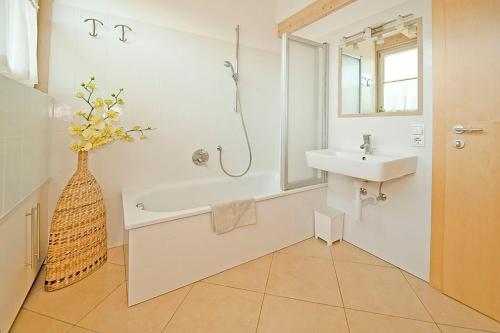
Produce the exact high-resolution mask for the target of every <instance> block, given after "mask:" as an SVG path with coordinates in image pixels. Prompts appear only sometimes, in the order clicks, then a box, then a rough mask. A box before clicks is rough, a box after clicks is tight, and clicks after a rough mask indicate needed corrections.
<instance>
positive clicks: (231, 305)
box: [164, 282, 264, 333]
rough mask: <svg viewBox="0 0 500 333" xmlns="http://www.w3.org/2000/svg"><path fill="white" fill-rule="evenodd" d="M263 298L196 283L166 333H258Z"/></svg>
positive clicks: (251, 293) (247, 292) (244, 291)
mask: <svg viewBox="0 0 500 333" xmlns="http://www.w3.org/2000/svg"><path fill="white" fill-rule="evenodd" d="M263 297H264V295H263V294H259V293H255V292H252V291H246V290H241V289H234V288H230V287H224V286H218V285H214V284H209V283H203V282H201V283H197V284H195V285H194V287H193V289H192V290H191V291H190V292H189V294H188V296H187V297H186V299H185V301H184V302H183V303H182V305H181V306H180V307H179V309H178V310H177V312H176V313H175V314H174V317H173V318H172V320H171V321H170V322H169V323H168V325H167V327H166V328H165V330H164V332H168V333H170V332H181V333H190V332H199V333H212V332H213V333H225V332H228V333H236V332H237V333H240V332H241V333H245V332H255V329H256V327H257V321H258V318H259V312H260V306H261V304H262V298H263Z"/></svg>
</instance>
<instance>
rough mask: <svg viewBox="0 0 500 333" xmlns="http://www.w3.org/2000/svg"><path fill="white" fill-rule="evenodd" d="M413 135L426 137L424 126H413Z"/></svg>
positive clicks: (411, 131) (411, 132)
mask: <svg viewBox="0 0 500 333" xmlns="http://www.w3.org/2000/svg"><path fill="white" fill-rule="evenodd" d="M410 134H411V135H424V125H411V126H410Z"/></svg>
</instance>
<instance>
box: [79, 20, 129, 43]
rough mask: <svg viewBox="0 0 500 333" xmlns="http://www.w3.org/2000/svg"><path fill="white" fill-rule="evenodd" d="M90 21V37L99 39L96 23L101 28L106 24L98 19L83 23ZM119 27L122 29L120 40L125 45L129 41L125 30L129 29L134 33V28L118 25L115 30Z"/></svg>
mask: <svg viewBox="0 0 500 333" xmlns="http://www.w3.org/2000/svg"><path fill="white" fill-rule="evenodd" d="M88 21H92V31H91V32H89V35H90V36H92V37H94V38H95V37H97V31H96V23H98V24H100V25H101V26H104V23H102V22H101V21H100V20H98V19H96V18H88V19H86V20H84V21H83V22H88ZM118 27H121V28H122V35H121V37H118V39H119V40H120V41H121V42H124V43H125V42H126V41H127V38H125V29H128V30H129V31H132V28H131V27H129V26H128V25H126V24H117V25H115V29H116V28H118Z"/></svg>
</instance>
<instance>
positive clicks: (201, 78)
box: [49, 2, 280, 246]
mask: <svg viewBox="0 0 500 333" xmlns="http://www.w3.org/2000/svg"><path fill="white" fill-rule="evenodd" d="M234 6H239V5H238V4H235V5H234ZM193 13H194V12H193ZM113 14H114V13H113ZM200 15H201V14H200ZM206 15H213V13H210V14H209V13H207V14H206ZM238 15H240V16H244V12H241V13H240V14H238ZM88 17H96V18H98V19H100V20H102V22H103V23H104V26H103V27H100V29H99V36H98V37H97V38H93V37H91V36H89V28H90V25H89V24H85V23H83V21H84V20H85V19H86V18H88ZM221 19H226V20H228V19H231V20H232V18H231V17H221ZM236 19H238V20H239V18H236ZM236 19H235V21H236ZM261 21H262V18H259V19H256V20H255V22H254V23H247V24H242V25H241V50H240V51H241V54H240V78H241V81H240V83H241V101H242V107H243V111H244V115H245V120H246V124H247V128H248V134H249V137H250V141H251V144H252V148H253V153H254V155H253V157H254V160H253V165H252V169H251V170H250V172H257V171H271V170H273V171H275V172H276V173H277V172H278V168H279V145H280V139H279V138H280V132H279V128H280V110H279V105H280V104H279V96H280V54H279V52H277V51H276V50H268V49H257V48H255V47H250V46H248V44H247V42H248V40H249V34H251V33H252V29H254V30H255V26H256V25H258V24H259V22H261ZM236 22H237V21H236ZM52 24H53V25H52V46H51V63H50V82H49V93H50V95H51V96H53V97H54V98H55V100H56V103H55V108H54V114H55V117H54V121H53V123H52V124H53V132H52V138H53V145H52V149H53V152H54V153H53V167H52V169H51V170H52V174H53V181H52V182H51V191H50V195H51V200H50V202H51V204H50V208H49V211H51V210H52V208H53V207H54V205H55V202H56V200H57V197H58V195H59V194H60V193H61V191H62V189H63V187H64V185H65V184H66V183H67V181H68V179H69V177H70V176H71V174H72V173H73V172H74V171H75V167H76V155H75V153H73V152H71V151H70V150H69V148H68V145H69V142H70V141H71V138H70V136H69V133H68V130H67V127H68V121H71V120H72V114H73V112H74V111H77V110H80V109H82V108H84V107H85V105H84V104H82V103H81V101H78V100H77V99H76V98H75V97H74V95H75V92H76V90H78V89H79V88H80V87H79V85H80V82H81V81H83V80H87V79H88V78H89V77H90V76H91V75H94V76H95V77H96V80H97V85H98V95H104V96H106V95H108V94H110V93H111V92H113V91H114V90H113V89H117V88H119V87H123V88H124V89H125V90H124V92H123V98H124V99H125V102H126V104H125V105H124V107H123V115H122V117H121V124H122V125H126V126H130V125H133V124H135V123H137V124H144V125H151V126H153V127H155V128H156V130H155V131H154V132H152V133H150V134H149V138H148V139H147V140H143V141H138V142H134V143H132V144H127V143H116V144H113V145H110V146H108V147H104V148H102V149H99V150H96V151H95V152H92V153H91V154H90V156H89V167H90V169H91V171H92V172H93V174H94V175H95V177H96V178H97V180H98V182H99V184H100V185H101V188H102V191H103V194H104V198H105V201H106V209H107V216H108V219H107V226H108V231H109V233H108V236H109V237H108V245H109V246H114V245H119V244H120V243H121V242H122V240H123V236H122V232H123V214H122V204H121V189H122V187H125V186H134V185H142V184H144V185H148V184H158V183H165V182H177V181H185V180H194V179H201V178H207V177H227V176H225V175H224V174H223V173H222V171H221V170H220V167H219V161H218V152H217V150H216V147H217V145H219V144H220V145H222V146H223V147H224V161H225V166H226V167H227V168H228V169H229V170H230V171H231V172H241V170H245V168H246V166H247V162H248V151H247V147H246V143H245V137H244V134H243V129H242V127H241V122H240V118H239V114H237V113H235V112H234V111H233V107H234V82H233V81H232V79H231V74H230V71H229V70H228V68H226V67H224V61H225V60H230V61H233V62H234V55H235V45H234V37H235V36H234V23H233V22H228V21H226V23H225V24H221V25H223V26H225V29H227V31H228V35H229V40H220V39H217V38H212V37H207V36H202V35H199V34H193V33H190V32H186V31H179V30H174V29H171V28H165V27H163V26H158V25H153V24H149V23H144V22H141V21H137V20H132V19H128V18H124V17H119V16H115V15H111V14H109V13H102V12H97V11H96V12H94V11H89V10H85V9H81V8H78V7H75V6H68V5H61V4H58V2H55V3H54V10H53V17H52ZM115 24H127V25H129V26H130V27H132V29H133V30H132V31H131V32H127V35H126V37H127V39H128V40H127V42H126V43H123V42H120V41H119V40H118V37H119V31H118V30H117V29H114V28H113V26H114V25H115ZM250 24H252V25H250ZM272 27H274V25H273V26H272ZM208 28H210V25H209V24H207V29H208ZM269 36H271V38H272V39H273V40H275V41H276V43H277V44H278V46H279V40H278V38H277V37H276V34H275V31H274V29H269ZM199 148H204V149H206V150H207V151H208V152H209V153H210V160H209V161H208V164H207V165H206V166H204V167H198V166H195V165H194V164H193V162H192V159H191V155H192V154H193V152H194V151H195V150H196V149H199ZM208 203H209V202H207V204H208Z"/></svg>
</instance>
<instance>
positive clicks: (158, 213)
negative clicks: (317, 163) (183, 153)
mask: <svg viewBox="0 0 500 333" xmlns="http://www.w3.org/2000/svg"><path fill="white" fill-rule="evenodd" d="M326 187H327V184H318V185H312V186H308V187H303V188H300V189H294V190H289V191H281V190H280V189H279V176H278V175H277V174H274V173H269V172H262V173H255V174H252V175H249V176H246V177H243V178H240V179H231V178H216V179H204V180H198V181H192V182H182V183H176V184H161V185H154V186H149V187H133V188H132V187H131V188H125V189H123V190H122V200H123V213H124V227H125V239H124V243H125V247H124V249H125V263H126V272H127V284H128V288H127V291H128V304H129V306H131V305H134V304H137V303H140V302H143V301H146V300H148V299H151V298H154V297H156V296H159V295H161V294H164V293H167V292H169V291H172V290H174V289H177V288H180V287H183V286H185V285H188V284H190V283H193V282H196V281H199V280H201V279H204V278H206V277H209V276H211V275H214V274H217V273H219V272H222V271H224V270H226V269H229V268H232V267H235V266H238V265H240V264H243V263H245V262H247V261H250V260H253V259H256V258H258V257H261V256H264V255H266V254H269V253H272V252H274V251H276V250H279V249H281V248H284V247H286V246H289V245H292V244H294V243H297V242H300V241H302V240H304V239H307V238H309V237H312V236H313V234H314V220H313V219H314V214H313V211H314V209H315V208H318V207H321V206H324V205H325V204H326ZM245 198H255V200H256V202H257V204H256V210H257V224H256V225H252V226H246V227H242V228H238V229H235V230H233V231H231V232H229V233H226V234H222V235H216V234H215V233H213V232H212V229H211V208H210V204H217V203H223V202H229V201H233V200H239V199H245ZM138 205H139V207H140V208H138V207H137V206H138Z"/></svg>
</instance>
